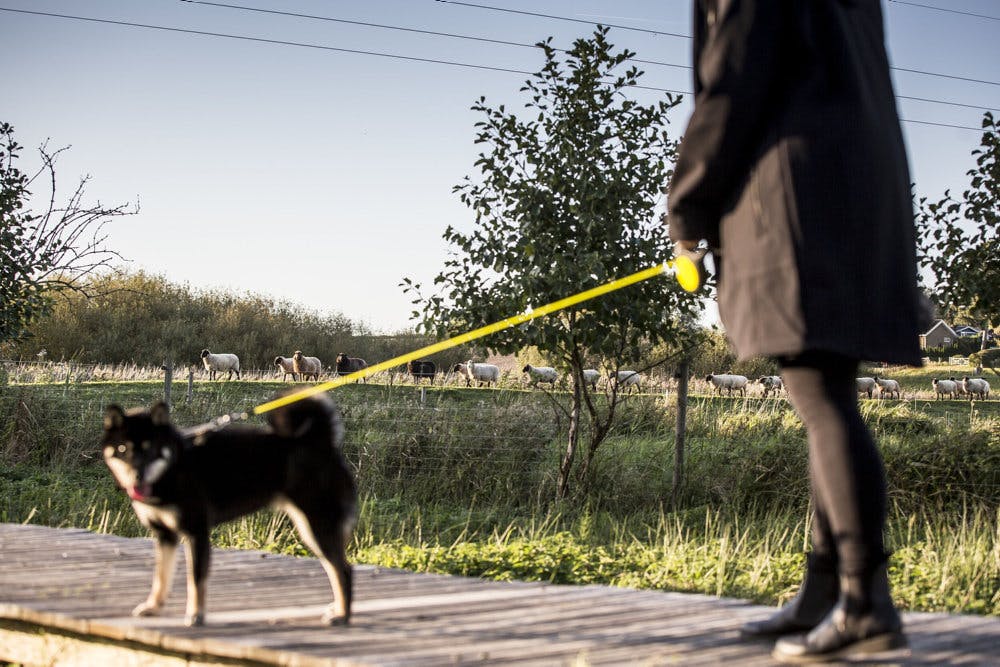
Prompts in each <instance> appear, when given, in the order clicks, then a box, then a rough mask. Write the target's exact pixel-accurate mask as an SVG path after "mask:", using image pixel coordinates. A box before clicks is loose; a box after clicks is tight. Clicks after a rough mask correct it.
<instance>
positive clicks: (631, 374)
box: [608, 371, 643, 394]
mask: <svg viewBox="0 0 1000 667" xmlns="http://www.w3.org/2000/svg"><path fill="white" fill-rule="evenodd" d="M608 379H609V380H611V381H612V382H615V383H616V386H617V387H618V388H619V389H625V390H626V391H627V392H628V393H630V394H631V393H632V388H633V387H634V388H635V390H636V391H637V392H641V391H642V380H643V378H642V376H641V375H639V371H618V374H617V375H614V374H612V375H609V376H608Z"/></svg>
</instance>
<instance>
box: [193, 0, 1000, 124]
mask: <svg viewBox="0 0 1000 667" xmlns="http://www.w3.org/2000/svg"><path fill="white" fill-rule="evenodd" d="M439 1H443V0H439ZM181 2H186V3H188V4H192V5H205V6H209V7H221V8H224V9H234V10H237V11H244V12H255V13H259V14H273V15H277V16H289V17H293V18H301V19H309V20H315V21H327V22H331V23H343V24H346V25H357V26H364V27H368V28H378V29H383V30H397V31H400V32H410V33H416V34H421V35H432V36H435V37H448V38H452V39H464V40H469V41H473V42H485V43H488V44H500V45H503V46H514V47H519V48H529V49H539V48H541V47H540V46H539V45H537V44H527V43H524V42H511V41H507V40H502V39H493V38H489V37H478V36H475V35H461V34H457V33H451V32H439V31H436V30H424V29H421V28H409V27H405V26H395V25H387V24H384V23H371V22H368V21H355V20H351V19H342V18H337V17H333V16H319V15H316V14H300V13H298V12H286V11H281V10H276V9H262V8H259V7H247V6H245V5H234V4H229V3H224V2H211V1H209V0H181ZM555 50H556V51H559V52H560V53H567V50H566V49H559V48H557V49H555ZM631 62H634V63H640V64H644V65H659V66H664V67H676V68H678V69H686V70H690V69H692V68H691V65H684V64H680V63H668V62H663V61H659V60H643V59H640V58H633V59H632V61H631ZM637 87H638V88H642V89H649V90H665V91H666V92H670V93H679V94H685V95H690V94H691V92H690V91H684V90H672V89H661V88H646V87H645V86H637ZM896 97H898V98H900V99H907V100H916V101H919V102H930V103H933V104H943V105H947V106H955V107H962V108H965V109H979V110H984V111H985V110H996V109H993V108H991V107H986V106H982V105H975V104H962V103H960V102H949V101H946V100H935V99H929V98H925V97H909V96H906V95H897V96H896Z"/></svg>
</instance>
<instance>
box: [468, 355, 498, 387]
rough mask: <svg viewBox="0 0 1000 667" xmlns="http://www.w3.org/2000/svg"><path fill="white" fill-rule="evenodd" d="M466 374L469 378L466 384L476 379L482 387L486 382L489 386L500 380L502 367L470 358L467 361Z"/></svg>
mask: <svg viewBox="0 0 1000 667" xmlns="http://www.w3.org/2000/svg"><path fill="white" fill-rule="evenodd" d="M465 375H466V378H468V380H467V382H466V386H469V385H470V384H471V383H472V381H473V380H475V381H476V382H478V383H479V386H480V387H482V386H483V383H484V382H485V383H486V386H487V387H488V386H490V384H491V383H494V382H499V381H500V368H499V367H497V366H494V365H493V364H477V363H475V362H473V361H472V359H469V360H468V361H467V362H465Z"/></svg>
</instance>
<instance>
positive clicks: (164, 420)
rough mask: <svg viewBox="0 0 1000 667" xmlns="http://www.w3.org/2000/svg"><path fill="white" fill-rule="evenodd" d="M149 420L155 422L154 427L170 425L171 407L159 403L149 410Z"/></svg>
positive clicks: (161, 402)
mask: <svg viewBox="0 0 1000 667" xmlns="http://www.w3.org/2000/svg"><path fill="white" fill-rule="evenodd" d="M149 418H150V419H151V420H152V421H153V426H166V425H167V424H169V423H170V406H168V405H167V404H166V403H164V402H163V401H157V402H156V403H154V404H153V407H151V408H150V409H149Z"/></svg>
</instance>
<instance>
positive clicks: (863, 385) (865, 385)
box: [855, 378, 878, 398]
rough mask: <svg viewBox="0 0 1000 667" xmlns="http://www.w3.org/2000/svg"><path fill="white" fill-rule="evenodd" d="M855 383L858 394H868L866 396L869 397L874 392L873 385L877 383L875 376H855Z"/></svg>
mask: <svg viewBox="0 0 1000 667" xmlns="http://www.w3.org/2000/svg"><path fill="white" fill-rule="evenodd" d="M855 383H856V384H857V388H858V393H859V394H868V398H871V397H872V395H873V394H874V393H875V387H877V386H878V383H877V382H875V378H855Z"/></svg>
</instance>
